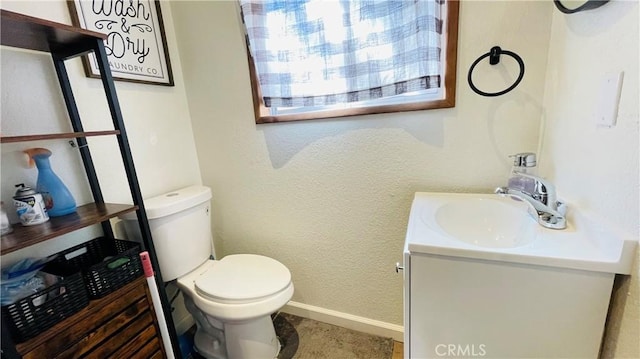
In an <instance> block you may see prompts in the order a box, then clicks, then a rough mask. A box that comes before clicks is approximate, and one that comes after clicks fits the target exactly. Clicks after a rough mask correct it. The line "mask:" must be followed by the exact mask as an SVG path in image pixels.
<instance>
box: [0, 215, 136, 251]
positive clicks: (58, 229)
mask: <svg viewBox="0 0 640 359" xmlns="http://www.w3.org/2000/svg"><path fill="white" fill-rule="evenodd" d="M137 209H138V206H133V205H130V204H111V203H90V204H85V205H83V206H80V207H78V210H77V211H76V212H75V213H71V214H68V215H66V216H62V217H53V218H51V219H50V220H49V221H47V222H45V223H42V224H38V225H35V226H28V227H25V226H22V225H21V224H19V223H18V224H14V225H13V232H11V233H9V234H6V235H4V236H2V238H0V242H1V244H2V246H1V251H0V252H1V253H2V254H7V253H10V252H13V251H17V250H18V249H22V248H25V247H29V246H32V245H34V244H36V243H40V242H43V241H46V240H48V239H51V238H54V237H57V236H61V235H63V234H67V233H70V232H73V231H75V230H78V229H81V228H84V227H88V226H91V225H93V224H98V223H100V222H103V221H106V220H108V219H110V218H114V217H117V216H119V215H121V214H124V213H127V212H132V211H135V210H137Z"/></svg>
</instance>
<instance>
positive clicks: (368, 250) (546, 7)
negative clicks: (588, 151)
mask: <svg viewBox="0 0 640 359" xmlns="http://www.w3.org/2000/svg"><path fill="white" fill-rule="evenodd" d="M171 9H172V11H173V17H174V26H175V29H176V36H177V40H178V46H179V50H180V56H181V59H182V63H183V72H184V77H185V83H186V84H187V86H186V88H187V96H188V100H189V108H190V111H191V116H192V121H193V128H194V135H195V139H196V146H197V151H198V154H199V159H200V168H201V171H202V176H203V183H204V184H205V185H208V186H211V187H212V189H213V193H214V200H213V201H214V205H213V216H212V218H213V225H214V230H215V241H216V247H217V251H218V254H231V253H240V252H246V253H261V254H265V255H269V256H272V257H273V258H276V259H278V260H280V261H281V262H283V263H284V264H285V265H287V266H288V267H289V269H290V270H291V272H292V274H293V281H294V283H295V286H296V292H295V295H294V297H293V300H295V301H298V302H302V303H305V304H310V305H314V306H319V307H323V308H327V309H332V310H337V311H341V312H346V313H349V314H353V315H358V316H363V317H367V318H371V319H376V320H381V321H385V322H389V323H394V324H402V278H401V276H399V275H397V274H396V273H395V272H394V264H395V262H396V261H400V260H401V258H402V256H401V254H402V246H403V241H404V236H405V228H406V223H407V218H408V212H409V208H410V205H411V201H412V196H413V193H414V192H416V191H468V192H478V191H480V192H489V191H491V190H492V189H493V188H495V187H496V186H498V185H502V184H504V182H505V181H506V176H507V173H508V170H509V166H510V163H509V160H508V159H507V155H509V154H512V153H515V152H518V151H535V150H536V149H537V144H538V132H539V119H540V117H541V113H542V93H543V86H544V85H543V83H544V72H545V66H546V60H547V57H546V54H547V46H548V36H549V29H550V21H551V11H552V5H551V3H550V2H539V1H533V2H504V1H500V2H465V3H463V4H461V9H460V11H461V21H460V38H459V43H460V47H459V52H458V54H459V63H458V95H457V105H456V107H455V108H453V109H446V110H432V111H419V112H412V113H401V114H388V115H375V116H363V117H359V118H346V119H336V120H326V121H306V122H298V123H287V124H266V125H256V124H255V123H254V119H253V109H252V103H251V90H250V87H249V77H248V69H247V58H246V54H245V48H244V42H243V37H242V32H241V27H240V21H239V17H238V13H237V9H236V6H235V3H234V2H225V1H219V2H197V1H194V2H183V1H179V2H172V3H171ZM494 45H500V46H502V47H504V48H505V49H509V50H512V51H515V52H517V53H519V54H520V55H521V56H522V57H523V58H524V59H525V61H526V64H527V74H526V76H525V78H524V81H523V82H522V84H521V85H520V86H519V87H518V88H517V89H516V90H515V91H513V92H512V93H510V94H508V95H506V96H502V97H498V98H484V97H480V96H478V95H475V94H474V93H473V92H472V91H471V90H470V89H469V87H468V86H467V84H466V71H467V69H468V67H469V65H470V64H471V63H472V62H473V61H474V60H475V59H476V58H477V57H479V56H480V55H482V54H484V53H486V52H488V51H489V49H490V48H491V47H492V46H494ZM516 68H517V65H516V64H515V62H513V61H509V60H508V59H507V60H505V61H504V62H503V63H502V65H500V66H499V67H496V68H490V66H489V65H488V64H483V65H480V66H478V68H477V69H478V73H477V76H479V79H480V80H479V81H480V83H482V84H484V85H485V90H486V91H495V90H499V89H501V88H504V87H506V86H508V84H507V83H506V82H508V81H512V79H513V78H515V76H516V75H517V74H516V73H514V72H515V71H514V70H515V69H516ZM510 83H511V82H509V84H510Z"/></svg>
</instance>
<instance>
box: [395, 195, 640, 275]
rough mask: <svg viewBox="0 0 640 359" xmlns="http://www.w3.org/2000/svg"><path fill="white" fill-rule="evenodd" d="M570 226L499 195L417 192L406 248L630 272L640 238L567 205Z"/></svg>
mask: <svg viewBox="0 0 640 359" xmlns="http://www.w3.org/2000/svg"><path fill="white" fill-rule="evenodd" d="M568 207H569V212H568V213H567V228H566V229H563V230H555V229H548V228H544V227H542V226H541V225H539V224H538V223H537V222H536V221H535V220H534V219H533V218H531V216H529V214H528V212H527V211H528V210H529V208H530V207H529V206H528V205H526V204H525V203H523V202H519V201H515V200H513V199H511V198H509V197H501V196H498V195H496V194H470V193H466V194H465V193H427V192H418V193H416V195H415V198H414V200H413V204H412V207H411V214H410V216H409V225H408V227H407V240H406V242H405V243H406V244H405V246H406V248H405V250H408V251H410V252H414V253H426V254H435V255H446V256H456V257H464V258H474V259H486V260H495V261H505V262H512V263H524V264H535V265H543V266H550V267H560V268H571V269H581V270H590V271H596V272H607V273H620V274H629V273H630V272H631V266H632V263H633V259H634V256H635V250H636V246H637V244H638V239H637V238H634V237H632V236H630V235H629V234H626V233H620V232H618V231H617V230H616V229H615V228H614V227H613V226H608V225H606V224H605V223H602V222H601V221H599V220H597V219H596V218H597V217H595V216H593V215H590V214H589V213H586V212H584V211H581V210H577V209H576V208H575V207H572V206H571V204H569V205H568Z"/></svg>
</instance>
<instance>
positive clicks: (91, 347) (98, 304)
mask: <svg viewBox="0 0 640 359" xmlns="http://www.w3.org/2000/svg"><path fill="white" fill-rule="evenodd" d="M16 349H17V351H18V353H19V354H20V355H22V357H23V358H24V359H41V358H96V359H102V358H141V359H142V358H165V357H166V355H165V351H164V347H163V345H162V341H161V340H160V330H159V328H158V323H157V320H156V316H155V313H154V309H153V302H152V299H151V294H150V293H149V288H148V287H147V281H146V279H145V277H140V278H138V279H136V280H135V281H133V282H131V283H129V284H127V285H126V286H124V287H123V288H121V289H119V290H117V291H115V292H113V293H111V294H109V295H107V296H106V297H104V298H101V299H99V300H94V301H91V302H90V303H89V306H87V307H86V308H85V309H83V310H81V311H80V312H78V313H76V314H75V315H73V316H72V317H70V318H68V319H66V320H65V321H63V322H61V323H58V324H57V325H55V326H54V327H52V328H50V329H49V330H47V331H46V332H44V333H42V334H40V335H38V336H37V337H36V338H33V339H31V340H29V341H27V342H25V343H20V344H18V345H16Z"/></svg>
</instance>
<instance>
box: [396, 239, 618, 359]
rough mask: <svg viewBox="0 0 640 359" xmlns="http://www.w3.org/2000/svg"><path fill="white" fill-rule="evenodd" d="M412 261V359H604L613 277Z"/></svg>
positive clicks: (420, 257) (418, 256) (408, 277)
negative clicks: (601, 356)
mask: <svg viewBox="0 0 640 359" xmlns="http://www.w3.org/2000/svg"><path fill="white" fill-rule="evenodd" d="M404 258H405V273H404V275H405V282H404V283H405V309H404V310H405V358H415V359H417V358H455V357H485V358H597V357H598V352H599V350H600V343H601V339H602V334H603V331H604V324H605V320H606V315H607V309H608V306H609V296H610V293H611V288H612V284H613V278H614V275H613V274H610V273H598V272H587V271H580V270H570V269H568V270H555V269H549V268H545V267H540V266H531V265H524V264H516V263H501V262H492V261H486V260H477V259H467V258H456V257H449V256H441V255H432V254H424V253H411V252H408V251H407V252H405V254H404ZM567 283H570V284H569V285H568V284H567Z"/></svg>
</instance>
